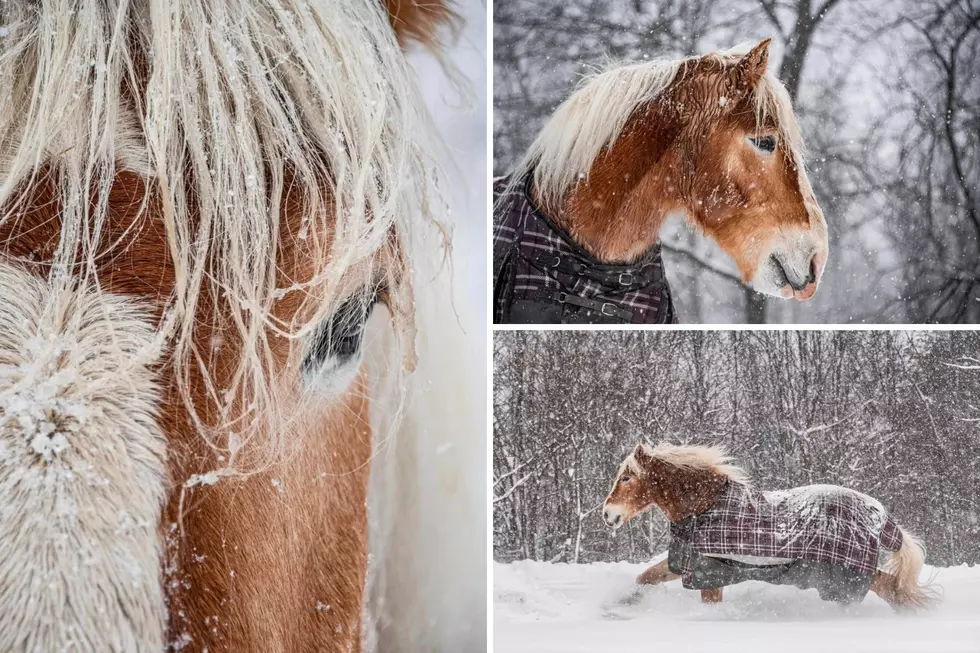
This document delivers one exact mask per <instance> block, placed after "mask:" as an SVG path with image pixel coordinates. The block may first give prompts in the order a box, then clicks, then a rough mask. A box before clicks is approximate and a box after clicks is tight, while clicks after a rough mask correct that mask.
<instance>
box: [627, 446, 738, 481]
mask: <svg viewBox="0 0 980 653" xmlns="http://www.w3.org/2000/svg"><path fill="white" fill-rule="evenodd" d="M642 447H643V453H645V454H646V455H647V456H650V457H651V458H655V459H657V460H659V461H661V462H664V463H667V464H668V465H674V466H675V467H683V468H686V469H704V470H710V471H712V472H715V473H716V474H721V475H722V476H727V477H728V478H729V479H731V480H732V481H733V482H735V483H739V484H741V485H749V484H751V482H752V481H751V479H750V478H749V475H748V473H747V472H746V471H745V470H744V469H742V468H741V467H739V466H738V465H735V464H733V463H732V458H731V456H730V455H729V454H728V451H727V450H726V449H725V448H724V447H720V446H700V445H688V444H669V443H666V442H662V443H660V444H658V445H657V446H655V447H651V446H650V445H648V444H643V445H642ZM625 470H629V471H630V472H632V473H633V474H636V475H637V476H642V475H643V474H644V471H643V468H642V467H641V466H640V464H639V463H638V462H637V460H636V456H635V454H634V453H631V454H630V455H629V456H628V457H627V458H626V460H624V461H623V463H622V465H621V466H620V469H619V474H622V473H623V471H625ZM619 474H617V477H618V476H619Z"/></svg>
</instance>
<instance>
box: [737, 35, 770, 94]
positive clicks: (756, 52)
mask: <svg viewBox="0 0 980 653" xmlns="http://www.w3.org/2000/svg"><path fill="white" fill-rule="evenodd" d="M770 43H772V39H766V40H765V41H763V42H762V43H760V44H759V45H757V46H755V47H754V48H752V50H751V51H750V52H749V53H748V54H747V55H745V56H744V57H742V59H741V60H740V61H739V62H738V64H736V66H735V84H736V86H737V89H738V91H739V92H741V93H744V92H746V91H748V90H749V89H752V88H755V85H756V84H757V83H758V82H759V80H760V79H762V76H763V75H765V74H766V67H767V66H768V65H769V44H770Z"/></svg>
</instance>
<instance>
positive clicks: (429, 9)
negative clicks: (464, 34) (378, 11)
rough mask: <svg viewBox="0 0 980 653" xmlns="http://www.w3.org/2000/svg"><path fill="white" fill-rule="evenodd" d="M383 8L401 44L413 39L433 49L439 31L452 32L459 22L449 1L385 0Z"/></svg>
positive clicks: (438, 41) (436, 42) (453, 33)
mask: <svg viewBox="0 0 980 653" xmlns="http://www.w3.org/2000/svg"><path fill="white" fill-rule="evenodd" d="M385 8H386V9H387V10H388V16H389V18H390V19H391V26H392V27H394V28H395V34H397V35H398V42H399V43H400V44H401V46H402V47H405V46H406V45H407V44H408V43H409V42H410V41H415V42H417V43H421V44H422V45H424V46H425V47H427V48H429V49H432V50H435V49H437V48H438V47H439V45H440V42H441V39H440V33H441V32H443V31H445V32H446V33H448V35H450V36H452V35H455V34H456V33H457V32H458V31H459V28H460V24H461V22H462V21H461V19H460V17H459V14H457V13H456V12H455V11H454V10H453V8H452V3H450V2H444V1H442V0H385Z"/></svg>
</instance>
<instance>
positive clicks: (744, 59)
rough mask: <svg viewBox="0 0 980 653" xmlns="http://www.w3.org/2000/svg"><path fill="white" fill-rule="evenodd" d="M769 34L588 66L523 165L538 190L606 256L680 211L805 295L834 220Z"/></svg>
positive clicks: (747, 265)
mask: <svg viewBox="0 0 980 653" xmlns="http://www.w3.org/2000/svg"><path fill="white" fill-rule="evenodd" d="M768 51H769V41H768V40H767V41H763V42H762V43H761V44H759V45H758V46H757V47H755V48H754V49H752V50H751V51H750V52H748V53H747V54H744V55H741V54H733V53H731V52H722V53H714V54H709V55H706V56H703V57H693V58H688V59H682V60H661V61H654V62H647V63H641V64H633V65H627V66H620V67H617V68H612V69H610V70H607V71H606V72H603V73H600V74H597V75H595V76H593V77H591V78H589V79H588V80H587V81H586V82H585V83H584V84H583V85H582V87H581V88H579V89H578V90H577V91H576V92H575V93H574V94H573V95H572V96H571V97H570V98H569V99H568V100H567V101H566V102H565V103H563V104H562V106H561V107H559V108H558V110H556V112H555V114H554V116H553V117H552V118H551V120H550V121H549V122H548V123H547V124H546V125H545V127H544V129H543V130H542V131H541V134H540V135H539V136H538V138H537V139H536V140H535V142H534V143H533V144H532V145H531V147H530V148H529V150H528V153H527V155H526V157H525V160H524V161H523V162H522V164H521V166H520V168H519V170H521V171H526V172H533V174H534V180H535V193H536V200H537V201H538V202H539V203H540V204H541V205H542V208H543V209H544V210H545V211H546V212H548V213H550V214H551V215H552V217H553V218H554V219H555V220H556V221H558V222H559V224H561V225H562V226H563V227H564V228H565V229H566V230H567V231H568V232H569V233H570V234H571V235H572V237H573V238H574V239H575V240H576V241H578V242H579V243H580V244H581V245H582V246H583V247H585V248H586V249H587V250H589V251H590V252H591V253H592V254H593V255H595V256H596V257H597V258H599V259H600V260H602V261H605V262H628V261H633V260H636V259H637V258H638V257H640V256H642V255H643V253H644V252H646V251H647V250H648V249H649V248H650V247H651V246H652V245H653V244H654V243H655V242H656V240H657V238H658V237H659V232H660V228H661V226H662V225H663V222H664V220H665V219H666V218H667V217H668V216H669V215H671V214H672V213H683V214H684V215H685V216H686V217H687V219H688V221H689V222H690V223H691V224H693V225H695V226H696V227H698V228H700V229H701V230H702V231H704V233H706V234H707V235H708V236H710V237H711V238H713V239H714V240H715V241H716V242H717V243H718V244H719V246H720V247H721V248H722V249H723V250H724V251H725V252H727V253H728V254H729V255H730V256H731V257H732V258H733V259H734V260H735V262H736V264H737V266H738V269H739V272H740V273H741V275H742V278H743V280H744V281H746V282H751V283H752V284H753V286H754V287H755V289H757V290H759V291H760V292H764V293H768V294H772V295H778V296H781V297H787V298H788V297H795V298H796V299H799V300H805V299H809V298H810V297H812V296H813V294H814V292H815V291H816V288H817V284H818V283H819V281H820V275H821V274H822V272H823V268H824V264H825V263H826V261H827V253H828V241H827V226H826V223H825V221H824V217H823V213H822V212H821V210H820V207H819V206H818V205H817V202H816V200H815V199H814V195H813V191H812V189H811V187H810V183H809V181H808V179H807V176H806V171H805V169H804V165H803V157H802V150H803V143H802V139H801V136H800V131H799V127H798V125H797V123H796V119H795V117H794V115H793V110H792V106H791V102H790V98H789V96H788V94H787V93H786V90H785V88H784V87H783V86H782V84H781V83H780V82H779V80H777V79H776V77H775V76H774V75H773V74H772V73H771V72H770V71H769V70H768V66H767V64H768Z"/></svg>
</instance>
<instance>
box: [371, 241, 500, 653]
mask: <svg viewBox="0 0 980 653" xmlns="http://www.w3.org/2000/svg"><path fill="white" fill-rule="evenodd" d="M416 233H417V235H420V236H422V237H421V238H418V239H416V240H415V243H414V246H415V247H416V248H417V249H416V250H415V253H416V256H415V257H414V260H416V261H418V264H417V270H416V276H415V279H416V284H417V285H416V310H417V317H416V320H417V323H418V324H419V330H418V338H417V345H416V346H417V349H418V355H419V362H418V367H417V368H416V369H415V371H414V372H413V373H412V376H413V377H414V378H413V379H412V383H411V385H410V387H409V391H408V392H407V393H406V395H405V396H404V397H403V400H402V401H393V400H392V399H394V398H395V396H396V395H394V394H393V393H391V392H385V391H384V389H383V388H384V386H383V384H384V383H392V382H396V381H397V379H396V378H394V377H393V376H392V374H391V373H390V371H389V372H387V373H385V367H388V365H386V363H385V361H384V360H383V359H382V358H380V357H379V356H378V354H377V352H378V349H379V347H378V345H379V343H378V342H377V338H378V333H377V331H378V327H380V326H382V325H381V324H380V323H379V322H378V321H374V322H373V324H372V330H373V333H372V341H373V344H372V345H368V353H367V357H368V364H369V369H372V370H373V371H374V372H373V374H372V377H373V378H375V379H379V380H380V381H379V382H380V384H381V385H380V386H379V387H376V388H375V389H374V390H373V391H372V396H380V397H388V399H385V400H383V401H379V402H375V403H374V405H373V406H372V423H373V425H374V427H375V433H376V434H378V435H379V436H380V442H378V443H377V445H376V454H375V459H374V462H373V464H372V469H371V501H370V507H371V517H370V522H371V542H372V546H371V555H372V559H373V560H374V565H373V567H372V570H371V575H370V576H369V593H370V598H369V614H370V617H371V625H372V627H373V628H374V633H373V634H372V637H371V638H370V639H369V642H368V646H367V647H366V648H367V650H369V651H370V650H372V646H376V650H377V651H383V652H384V653H437V652H441V651H483V650H485V649H486V637H487V633H486V614H487V604H486V588H487V575H486V566H485V564H486V560H487V559H488V556H489V553H488V551H487V539H486V537H487V535H486V523H487V495H486V488H487V478H486V461H487V455H488V453H487V432H486V421H485V420H486V415H487V405H486V385H485V383H486V381H485V378H486V377H485V370H486V358H485V356H486V354H485V350H484V349H482V348H479V347H474V346H473V345H474V338H473V335H472V332H469V333H468V332H467V330H465V329H464V326H463V325H462V324H461V323H460V321H459V319H458V318H456V317H455V316H454V315H453V314H452V312H449V313H448V314H447V307H448V306H456V307H459V310H460V312H461V313H462V314H464V315H479V312H478V311H477V310H475V309H474V310H470V311H466V310H464V308H465V301H463V302H459V300H457V303H454V302H453V301H452V297H451V292H450V281H451V276H452V275H451V270H450V269H449V268H448V267H446V266H444V265H442V262H441V261H439V260H438V259H433V258H432V257H423V256H421V253H422V252H424V251H426V250H427V249H428V248H429V247H431V245H427V244H426V238H425V234H424V232H416ZM434 235H435V234H429V235H428V236H429V238H431V237H433V236H434ZM436 270H438V273H436ZM382 312H383V311H380V310H379V311H376V313H382ZM470 328H471V329H473V330H475V328H476V327H475V325H473V326H471V327H470ZM388 337H389V338H390V337H391V333H390V329H389V333H388ZM393 422H395V423H396V424H397V429H396V430H395V431H394V432H392V431H391V430H390V428H391V427H390V425H391V424H392V423H393Z"/></svg>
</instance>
